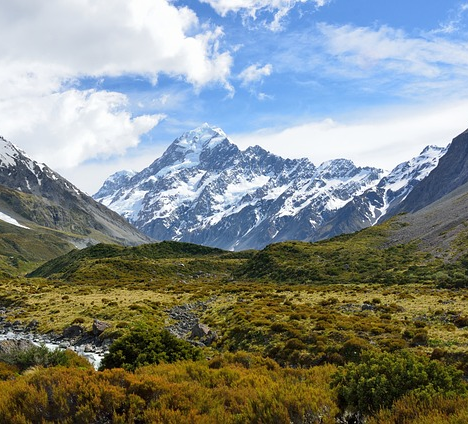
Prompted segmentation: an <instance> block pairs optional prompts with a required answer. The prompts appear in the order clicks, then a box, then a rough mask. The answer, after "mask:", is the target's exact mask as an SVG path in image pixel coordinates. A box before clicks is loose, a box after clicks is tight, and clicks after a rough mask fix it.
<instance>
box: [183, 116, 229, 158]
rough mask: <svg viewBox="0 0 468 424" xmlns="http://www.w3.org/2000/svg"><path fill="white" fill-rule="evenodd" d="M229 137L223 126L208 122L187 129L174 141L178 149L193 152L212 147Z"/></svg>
mask: <svg viewBox="0 0 468 424" xmlns="http://www.w3.org/2000/svg"><path fill="white" fill-rule="evenodd" d="M226 139H227V135H226V134H225V133H224V131H223V130H222V129H221V128H218V127H214V126H211V125H209V124H207V123H206V122H205V123H204V124H203V125H201V126H199V127H198V128H195V129H193V130H190V131H187V132H186V133H184V134H182V136H180V137H179V138H177V139H176V140H175V141H174V145H176V146H177V147H178V150H187V151H191V152H193V153H197V152H200V151H201V150H204V149H212V148H214V147H216V146H217V145H218V144H220V143H221V142H223V141H224V140H226Z"/></svg>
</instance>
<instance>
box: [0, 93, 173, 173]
mask: <svg viewBox="0 0 468 424" xmlns="http://www.w3.org/2000/svg"><path fill="white" fill-rule="evenodd" d="M126 104H127V98H126V96H125V95H123V94H120V93H115V92H107V91H95V90H87V91H78V90H68V91H65V92H61V93H55V94H51V95H48V96H42V97H36V98H28V99H25V98H17V99H15V100H14V101H5V100H3V101H0V116H1V117H2V128H1V132H2V135H3V136H4V137H5V138H7V139H9V140H11V141H12V142H14V143H15V144H17V145H19V146H20V147H21V148H22V149H23V150H25V151H26V153H28V154H29V155H30V156H31V157H33V158H34V159H36V160H38V161H40V162H45V163H46V164H47V165H49V166H50V167H52V168H54V169H57V170H62V169H67V168H71V167H74V166H77V165H79V164H80V163H82V162H84V161H86V160H88V159H92V158H103V157H111V156H115V155H117V156H118V155H123V154H124V153H125V152H126V150H127V149H129V148H131V147H135V146H137V145H138V143H139V137H140V136H141V135H142V134H145V133H146V132H148V131H149V130H151V129H152V128H154V127H155V126H156V125H157V124H158V123H159V122H160V120H161V119H163V118H164V116H163V115H143V116H138V117H135V118H133V117H132V116H131V114H130V113H129V112H127V111H126V110H125V107H126ZM25 110H27V113H25Z"/></svg>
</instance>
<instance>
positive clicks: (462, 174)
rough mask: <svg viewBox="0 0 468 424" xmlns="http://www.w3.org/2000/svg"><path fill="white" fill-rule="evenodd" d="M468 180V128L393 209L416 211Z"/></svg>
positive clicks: (394, 212) (396, 211)
mask: <svg viewBox="0 0 468 424" xmlns="http://www.w3.org/2000/svg"><path fill="white" fill-rule="evenodd" d="M466 182H468V130H467V131H465V132H463V133H462V134H460V135H459V136H458V137H455V138H454V139H453V141H452V143H451V145H450V147H449V149H448V151H447V153H446V154H445V155H444V156H443V157H442V158H441V159H440V161H439V164H438V166H437V168H435V169H434V170H433V171H432V172H431V173H430V174H429V175H428V176H427V177H426V178H425V179H424V180H423V181H421V182H420V183H419V184H418V185H417V186H416V187H415V188H414V190H413V191H412V192H411V193H410V194H409V195H408V197H407V198H406V199H405V201H404V202H403V203H401V204H400V205H399V207H398V208H397V209H396V210H395V211H393V213H392V214H390V215H394V214H396V213H399V212H416V211H418V210H420V209H422V208H424V207H425V206H428V205H430V204H431V203H434V202H435V201H437V200H439V199H441V198H442V197H443V196H445V195H446V194H448V193H450V192H452V191H453V190H455V189H457V188H458V187H461V186H462V185H463V184H465V183H466Z"/></svg>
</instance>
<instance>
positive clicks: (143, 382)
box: [0, 353, 338, 424]
mask: <svg viewBox="0 0 468 424" xmlns="http://www.w3.org/2000/svg"><path fill="white" fill-rule="evenodd" d="M334 371H335V368H333V367H330V366H324V367H318V368H315V369H309V370H303V369H297V370H292V369H282V368H280V367H278V366H276V365H275V364H274V363H273V362H272V361H269V360H265V359H262V358H260V357H256V356H252V355H247V354H245V353H239V354H235V355H225V356H223V357H219V358H216V359H215V360H213V361H211V362H207V361H197V362H190V361H187V362H179V363H176V364H161V365H157V366H156V365H153V366H149V367H142V368H139V369H138V370H136V372H135V373H130V372H127V371H124V370H122V369H113V370H105V371H103V372H96V371H94V370H81V369H76V368H75V369H73V368H72V369H63V368H61V367H59V368H52V369H41V370H38V371H36V372H35V373H30V374H27V375H25V376H21V377H19V378H18V379H16V380H14V381H7V382H2V381H0V422H1V423H18V424H19V423H75V424H98V423H114V424H124V423H125V424H132V423H133V424H136V423H139V424H144V423H148V424H149V423H194V424H202V423H207V424H208V423H210V424H215V423H222V424H235V423H252V424H254V423H277V424H291V423H294V424H303V423H310V424H319V423H321V424H333V423H334V422H335V415H336V414H337V413H338V408H337V406H336V402H335V399H334V395H333V393H332V391H331V390H330V389H329V383H330V376H331V374H332V373H333V372H334Z"/></svg>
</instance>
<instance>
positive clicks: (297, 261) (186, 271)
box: [0, 217, 468, 423]
mask: <svg viewBox="0 0 468 424" xmlns="http://www.w3.org/2000/svg"><path fill="white" fill-rule="evenodd" d="M5 225H6V224H5ZM410 226H411V223H407V222H405V219H404V217H397V218H395V219H393V220H391V221H388V222H386V223H384V224H382V225H379V226H376V227H372V228H369V229H366V230H363V231H360V232H358V233H355V234H352V235H343V236H339V237H336V238H333V239H330V240H326V241H322V242H318V243H305V242H285V243H278V244H273V245H270V246H268V247H266V248H265V249H263V250H261V251H246V252H237V253H233V252H226V251H223V250H220V249H213V248H209V247H204V246H198V245H194V244H190V243H179V242H160V243H152V244H146V245H141V246H137V247H122V246H118V245H111V244H98V245H94V246H91V247H87V248H85V249H82V250H77V249H74V250H72V251H70V252H69V253H66V254H64V255H61V256H58V257H56V258H54V259H52V260H50V261H48V262H46V263H44V264H43V265H41V266H40V267H39V268H37V269H36V270H34V271H32V272H30V273H29V274H28V277H27V278H25V277H21V276H20V274H21V273H20V272H19V269H18V268H14V267H13V266H12V265H11V264H9V263H8V262H7V258H6V256H5V259H4V263H3V264H2V265H1V266H2V267H3V268H2V269H3V270H4V271H5V272H10V274H8V275H7V274H5V275H4V277H3V278H0V293H1V295H0V306H1V307H4V308H5V314H4V321H3V322H7V323H8V322H9V323H12V322H21V323H28V322H30V321H32V320H35V321H37V322H38V331H39V332H41V333H46V332H51V331H52V332H56V333H58V334H61V333H62V331H63V330H64V329H66V328H67V327H69V326H70V325H72V324H74V325H80V326H82V327H83V328H84V329H85V331H88V332H89V334H92V328H93V322H94V320H96V319H98V320H101V321H105V322H106V323H107V324H108V325H110V327H109V328H108V329H107V330H105V331H104V333H103V334H102V335H101V336H100V337H99V340H105V339H115V338H119V337H120V339H119V343H118V344H116V346H118V351H115V352H113V354H112V355H113V356H112V360H109V361H108V362H106V363H109V364H113V365H112V366H118V364H119V363H120V362H119V361H120V360H122V361H123V359H122V358H125V362H122V366H125V367H126V368H127V369H128V371H125V372H124V371H119V372H121V374H120V377H119V378H116V377H115V376H114V375H115V373H116V372H117V371H116V370H110V371H109V370H108V371H103V372H96V371H86V375H84V374H82V373H81V371H80V370H78V369H76V370H74V371H68V376H69V377H68V378H69V379H72V380H73V381H75V383H74V384H76V385H75V386H73V385H67V384H65V383H63V378H64V376H63V375H62V374H60V370H59V369H55V368H54V367H51V368H50V370H49V369H44V370H43V371H41V372H40V373H36V374H34V375H35V376H36V377H34V378H36V380H34V386H30V382H31V381H32V380H31V379H32V378H33V377H30V376H29V374H24V375H23V374H21V373H20V374H17V376H16V377H14V385H13V386H11V387H14V389H12V390H13V391H5V395H0V418H2V419H3V418H5V419H10V415H8V411H9V406H8V405H11V404H12V403H14V402H17V399H18V396H20V394H19V393H20V392H21V390H22V392H21V393H23V396H26V394H27V396H31V399H33V398H35V396H39V397H40V395H39V394H36V392H35V391H34V390H36V389H34V390H33V389H31V388H30V387H43V385H45V386H44V387H48V386H47V384H48V383H47V381H49V380H48V379H52V380H53V381H54V387H55V386H57V385H58V386H60V385H61V384H62V383H63V387H64V390H63V391H61V392H60V393H58V392H57V393H56V394H54V396H55V398H67V397H68V398H69V397H70V396H75V394H74V393H75V392H74V391H73V390H74V389H73V387H79V384H78V383H77V382H78V381H81V382H82V383H80V384H84V385H87V384H91V387H93V390H95V391H96V393H95V395H93V396H95V397H94V399H100V398H99V396H104V398H106V396H110V395H109V394H106V393H114V394H116V393H119V395H118V396H119V399H127V400H129V399H132V402H133V401H134V402H137V404H138V405H139V406H138V408H137V409H138V411H140V412H138V413H137V412H136V409H132V408H136V407H134V406H131V404H129V403H125V402H126V401H122V402H123V403H122V402H120V401H119V402H120V403H119V402H117V400H116V399H114V400H115V402H116V403H115V407H116V408H119V409H118V411H117V412H114V414H117V415H114V416H115V417H117V416H120V417H123V418H121V422H182V421H186V420H189V421H190V420H192V421H193V422H200V423H205V422H206V423H218V422H220V423H221V422H222V423H224V422H232V423H235V422H266V423H269V422H275V423H276V422H278V423H289V422H297V423H304V422H313V423H315V422H316V423H319V422H329V423H332V422H335V418H336V417H341V418H340V419H344V418H343V417H345V416H348V417H354V418H355V417H356V416H360V415H359V414H364V415H365V416H367V420H368V422H379V423H387V422H388V423H391V422H400V421H398V419H399V418H395V417H401V416H402V415H401V414H404V413H406V412H405V411H406V408H408V405H411V407H413V406H414V405H418V408H419V409H417V411H419V412H418V414H419V415H418V417H430V420H434V416H436V415H437V414H439V415H437V416H440V417H443V418H444V419H445V420H446V421H447V420H448V417H455V418H454V419H459V421H453V422H463V417H464V415H463V414H464V413H465V409H466V408H462V407H460V405H462V404H464V403H463V402H464V399H465V397H464V396H465V393H466V390H467V387H466V383H465V382H464V381H465V380H466V378H468V342H467V340H468V302H467V301H466V300H467V299H468V277H467V275H466V270H467V264H468V261H467V259H466V258H467V255H466V237H465V231H464V228H465V227H464V226H460V228H459V229H458V230H457V234H451V235H450V240H449V241H447V247H445V245H444V244H443V243H439V241H438V240H439V239H440V238H442V239H443V238H444V236H445V235H444V234H443V232H439V233H438V234H437V235H434V236H433V237H432V238H431V246H434V244H435V243H439V245H440V246H444V252H443V254H441V252H440V249H439V250H434V249H432V248H431V249H428V248H427V243H425V241H424V240H419V239H417V238H414V237H413V238H412V239H411V240H409V241H408V242H405V243H399V242H398V240H400V239H401V235H402V234H408V228H410ZM8 228H10V226H9V227H8ZM457 228H458V227H457ZM5 229H7V227H5ZM10 230H11V234H12V235H11V237H13V236H15V237H17V238H18V240H19V241H20V240H21V239H22V235H23V234H30V233H27V231H29V230H24V229H20V228H18V227H15V228H11V229H10ZM416 233H417V231H416ZM5 234H6V233H5ZM29 237H30V236H29ZM43 240H44V243H48V240H47V239H46V238H45V236H44V239H43ZM426 240H427V239H426ZM19 241H18V243H20V242H19ZM5 243H6V244H5V246H10V247H9V248H10V249H13V247H12V246H13V245H12V244H8V243H7V242H5ZM33 244H34V243H33ZM34 246H36V247H35V249H39V246H40V245H39V244H37V245H35V244H34ZM19 247H20V249H25V250H28V249H32V251H34V249H33V247H32V246H31V247H28V245H26V244H25V245H21V244H19ZM49 247H50V246H49ZM59 247H60V246H59ZM59 247H58V248H57V249H58V250H60V249H59ZM36 251H38V250H36ZM34 258H36V257H34ZM34 258H33V259H34ZM25 260H29V257H28V258H26V257H25ZM15 269H16V270H17V271H18V272H17V274H16V276H12V275H11V271H12V270H15ZM196 323H200V324H202V325H203V328H204V329H205V330H204V331H206V334H205V333H201V334H196V333H193V328H192V327H193V326H194V324H196ZM0 325H1V324H0ZM164 329H168V330H170V331H173V332H174V333H175V334H177V335H178V337H181V338H183V339H185V340H187V341H188V342H190V343H191V344H195V345H196V347H197V349H199V350H198V351H197V352H198V353H197V354H196V355H195V356H193V357H197V358H198V357H200V358H202V359H201V360H198V359H197V360H190V361H189V362H182V363H175V364H164V358H169V356H167V355H166V353H167V352H169V351H170V352H171V355H170V357H171V358H176V359H175V360H176V361H177V357H178V355H179V356H180V358H181V359H182V358H187V357H191V356H186V354H187V352H189V351H190V350H188V347H187V346H188V345H184V346H182V344H180V343H179V342H180V340H179V341H178V342H175V341H171V338H170V337H169V338H168V336H167V333H160V332H161V331H163V330H164ZM160 334H165V335H164V336H160ZM145 337H146V339H145ZM161 340H165V341H164V342H162V341H161ZM137 342H138V343H137ZM161 343H163V345H162V344H161ZM164 343H167V346H164ZM148 349H149V350H148ZM174 349H175V350H174ZM177 349H180V351H177ZM132 358H133V359H132ZM151 358H153V359H151ZM157 358H159V359H157ZM161 358H163V359H161ZM161 360H162V362H163V363H160V364H159V365H156V364H153V365H152V366H150V367H149V368H148V367H145V366H143V365H144V364H150V363H151V361H156V362H159V361H161ZM172 360H173V359H171V361H172ZM9 361H10V362H11V360H9ZM15 361H16V362H15ZM17 362H18V359H15V360H14V361H13V363H14V364H15V363H17ZM22 363H23V362H21V364H22ZM1 364H2V362H1V355H0V380H1V379H2V365H1ZM361 364H362V366H361ZM135 367H136V370H135V371H134V372H133V371H130V370H133V369H134V368H135ZM370 368H371V369H372V370H374V371H372V372H373V373H374V374H375V376H376V378H375V379H373V376H372V375H369V372H368V370H369V369H370ZM3 375H4V376H5V377H4V378H5V379H7V378H11V373H10V372H9V371H8V372H7V370H5V371H3ZM361 375H362V376H364V377H363V378H365V379H366V381H369V384H368V386H365V387H361V386H360V384H361V381H362V380H361V379H360V376H361ZM353 376H356V377H353ZM135 379H137V380H138V379H139V380H138V381H137V380H135ZM278 379H281V381H283V382H286V383H285V384H286V386H285V387H284V389H285V390H284V391H283V389H280V387H279V386H278V385H277V384H276V382H277V381H278ZM393 379H399V380H398V381H399V382H396V381H393ZM118 381H119V382H125V383H122V384H123V385H120V383H118ZM312 381H313V384H312V383H310V382H312ZM402 381H405V383H404V384H403V383H402ZM247 382H248V383H247ZM307 382H309V383H310V384H309V383H307ZM9 384H10V382H9ZM133 384H135V385H136V386H134V385H133ZM245 384H249V385H250V386H248V387H250V388H251V390H252V394H248V393H247V392H245V391H244V389H242V390H241V387H244V388H245V387H246V386H245ZM0 385H1V381H0ZM154 385H157V386H158V387H161V390H162V392H160V393H163V392H164V396H167V399H177V400H173V401H170V402H169V401H167V402H166V401H164V400H161V401H160V402H158V403H157V404H155V403H154V402H153V401H151V399H152V396H153V395H152V394H151V393H152V392H151V393H150V392H149V391H148V390H146V389H145V390H143V389H141V390H140V388H141V387H143V386H145V387H150V386H151V387H153V386H154ZM58 386H57V387H58ZM137 386H138V387H139V388H137ZM2 387H3V386H2ZM60 387H62V386H60ZM281 387H282V386H281ZM312 387H315V389H312ZM394 387H398V388H399V389H398V390H394V389H393V388H394ZM286 388H288V389H286ZM17 390H18V391H19V392H16V391H17ZM47 390H49V389H47ZM49 392H50V390H49ZM376 392H378V393H380V394H379V395H378V396H377V395H375V393H376ZM98 393H100V394H99V395H98ZM195 393H196V394H195ZM288 393H290V396H289V395H288ZM356 393H357V395H356ZM198 396H201V397H198ZM278 396H280V397H281V401H280V402H279V403H278V401H277V400H275V399H278ZM288 396H289V397H288ZM106 399H107V398H106ZM187 399H191V401H190V402H189V404H190V406H187V405H189V404H187V403H186V402H187ZM240 399H244V400H242V401H241V400H240ZM246 399H251V401H252V402H255V405H256V406H255V407H253V406H252V405H251V403H250V400H246ZM36 401H37V402H38V404H40V402H42V401H41V400H40V399H39V398H37V399H36ZM82 402H83V404H84V405H88V406H87V407H88V408H90V409H89V410H90V411H94V412H90V415H89V416H92V415H93V414H96V413H98V412H96V411H97V410H100V409H99V408H104V409H103V410H106V411H107V409H106V407H105V406H104V403H103V404H102V405H101V404H99V402H100V401H99V402H98V403H97V404H94V405H93V406H91V405H90V404H89V403H88V401H87V400H85V399H83V400H82ZM223 402H228V403H229V405H228V406H227V407H225V406H223V407H221V405H222V403H223ZM394 402H396V403H394ZM98 404H99V405H101V406H98ZM2 405H3V406H2ZM105 405H113V404H112V403H111V404H109V403H108V402H107V401H106V403H105ZM184 405H185V406H184ZM235 405H237V406H235ZM311 405H312V406H311ZM380 405H381V406H382V407H383V408H385V409H384V410H382V411H380V410H379V408H380ZM2 408H3V409H2ZM61 408H63V409H62V410H63V411H65V410H67V408H65V407H64V406H62V407H61ZM96 408H97V409H96ZM217 408H218V409H217ZM308 408H309V409H308ZM457 408H458V409H457ZM68 411H69V412H68V414H75V412H74V410H73V408H71V409H68ZM215 411H218V412H215ZM219 411H223V412H222V413H221V412H219ZM324 411H325V412H324ZM454 411H458V412H456V413H455V412H454ZM22 413H23V414H24V415H25V416H27V417H33V418H29V419H30V420H32V422H34V416H33V415H30V414H29V413H30V410H28V408H27V407H25V408H23V409H22ZM64 413H65V412H64ZM102 413H104V412H102ZM467 413H468V412H467ZM2 414H3V415H2ZM28 414H29V415H28ZM48 414H49V415H48V416H49V417H51V418H50V419H51V420H52V421H53V419H55V418H53V417H55V415H54V414H55V412H54V410H53V409H51V410H50V411H49V412H48ZM106 414H109V411H107V412H106ZM119 414H120V415H119ZM132 414H133V415H132ZM135 414H136V415H135ZM346 414H348V415H346ZM353 414H354V415H353ZM356 414H357V415H356ZM67 416H68V415H67ZM106 416H107V415H106ZM134 416H138V417H140V418H138V419H135V420H134V421H132V419H133V418H132V417H134ZM145 417H146V418H145ZM195 417H196V418H195ZM236 417H237V418H236ZM460 417H462V418H460ZM394 418H395V419H396V420H397V421H392V420H393V419H394ZM428 419H429V418H428ZM441 419H442V418H441ZM122 420H123V421H122ZM171 420H172V421H171ZM372 420H374V421H372ZM460 420H461V421H460ZM26 422H27V421H26ZM71 422H73V421H71ZM91 422H93V421H91ZM116 422H119V421H116ZM401 422H413V421H411V419H408V420H406V421H401ZM420 422H429V421H420ZM430 422H436V423H438V422H442V421H430ZM447 422H450V421H447Z"/></svg>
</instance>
